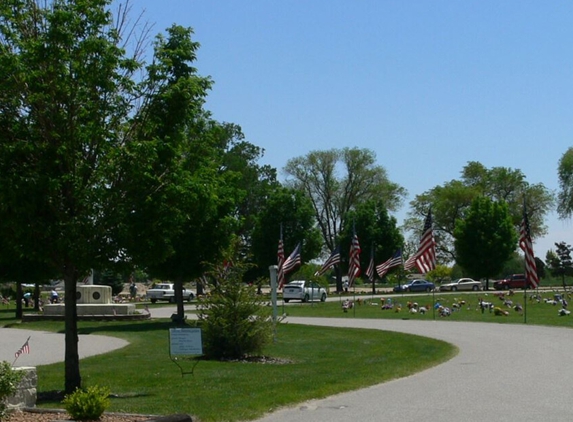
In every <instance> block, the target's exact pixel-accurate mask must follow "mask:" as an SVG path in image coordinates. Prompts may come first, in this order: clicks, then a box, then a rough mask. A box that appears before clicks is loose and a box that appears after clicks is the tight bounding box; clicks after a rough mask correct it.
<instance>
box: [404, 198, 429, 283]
mask: <svg viewBox="0 0 573 422" xmlns="http://www.w3.org/2000/svg"><path fill="white" fill-rule="evenodd" d="M432 225H433V222H432V210H431V209H430V210H429V211H428V215H427V216H426V221H425V222H424V231H423V233H422V237H421V238H420V246H419V247H418V250H417V251H416V253H415V254H414V255H412V256H411V257H410V258H408V260H407V261H406V263H405V264H404V269H405V270H410V269H412V268H413V267H414V266H416V267H418V269H419V270H420V272H421V273H422V274H426V273H427V272H429V271H432V270H433V269H434V268H436V241H435V240H434V230H433V228H432Z"/></svg>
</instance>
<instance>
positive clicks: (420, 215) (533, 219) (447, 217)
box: [405, 161, 554, 262]
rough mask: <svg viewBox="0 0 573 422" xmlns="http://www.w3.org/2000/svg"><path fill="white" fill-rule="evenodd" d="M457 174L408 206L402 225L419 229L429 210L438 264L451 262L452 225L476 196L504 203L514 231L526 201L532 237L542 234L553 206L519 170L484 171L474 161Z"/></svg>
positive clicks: (550, 198) (548, 196) (540, 188)
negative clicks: (459, 174) (432, 220)
mask: <svg viewBox="0 0 573 422" xmlns="http://www.w3.org/2000/svg"><path fill="white" fill-rule="evenodd" d="M461 173H462V174H461V179H459V180H452V181H449V182H446V183H444V184H443V185H442V186H436V187H434V188H432V189H430V190H429V191H426V192H424V193H423V194H421V195H418V196H416V198H415V199H414V200H413V201H411V202H410V206H411V208H412V210H411V212H410V217H409V218H408V220H406V223H405V228H406V229H407V230H411V229H413V228H415V227H420V226H421V223H420V221H422V220H423V219H424V218H425V216H426V210H427V209H428V207H429V206H431V207H432V214H433V218H434V237H435V239H436V243H437V253H438V257H439V260H440V261H442V262H448V261H452V260H453V259H455V248H454V231H455V226H456V222H457V221H458V220H462V219H464V218H465V215H466V213H467V212H468V210H469V208H470V205H471V203H472V201H473V200H474V199H475V198H477V197H480V196H483V197H487V198H489V199H491V200H493V201H504V202H506V203H507V205H508V210H509V213H510V215H511V218H512V222H513V224H514V226H515V228H516V230H517V229H518V228H519V225H520V223H521V220H522V217H523V198H524V197H525V198H527V202H528V217H529V223H530V227H531V233H532V237H533V238H536V237H539V236H543V235H544V234H545V233H546V231H547V227H546V226H545V224H544V219H545V215H546V214H547V213H548V212H549V210H550V209H551V208H552V206H553V201H554V198H553V194H552V193H551V192H550V191H549V190H548V189H547V188H546V187H545V186H544V185H543V184H530V183H528V182H527V181H526V179H525V175H524V174H523V173H522V172H521V171H520V170H516V169H510V168H506V167H493V168H491V169H488V168H486V167H485V166H484V165H483V164H481V163H479V162H475V161H471V162H468V163H467V165H466V166H465V167H464V168H463V169H462V172H461Z"/></svg>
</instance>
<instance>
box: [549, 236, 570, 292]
mask: <svg viewBox="0 0 573 422" xmlns="http://www.w3.org/2000/svg"><path fill="white" fill-rule="evenodd" d="M555 248H556V249H555V251H549V252H548V253H547V264H548V266H549V271H550V272H551V275H553V276H554V277H555V276H557V277H561V282H562V284H563V288H564V289H565V288H566V285H565V276H571V275H572V274H573V259H572V258H571V250H572V249H571V245H568V244H567V243H565V242H558V243H555Z"/></svg>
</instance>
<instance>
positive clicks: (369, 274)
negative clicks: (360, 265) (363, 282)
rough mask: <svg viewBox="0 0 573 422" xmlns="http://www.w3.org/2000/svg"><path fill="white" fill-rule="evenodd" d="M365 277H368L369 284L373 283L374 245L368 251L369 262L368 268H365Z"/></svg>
mask: <svg viewBox="0 0 573 422" xmlns="http://www.w3.org/2000/svg"><path fill="white" fill-rule="evenodd" d="M366 277H368V281H370V283H372V282H373V281H374V245H372V249H371V250H370V262H369V263H368V268H366Z"/></svg>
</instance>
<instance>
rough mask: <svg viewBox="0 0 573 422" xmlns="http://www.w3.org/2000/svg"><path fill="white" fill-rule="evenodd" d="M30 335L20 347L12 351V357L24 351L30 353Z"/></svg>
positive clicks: (16, 356)
mask: <svg viewBox="0 0 573 422" xmlns="http://www.w3.org/2000/svg"><path fill="white" fill-rule="evenodd" d="M29 341H30V337H28V340H26V343H24V345H23V346H22V347H20V349H19V350H18V351H17V352H16V353H14V357H15V358H18V357H19V356H20V355H21V354H23V353H26V354H30V343H29Z"/></svg>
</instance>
